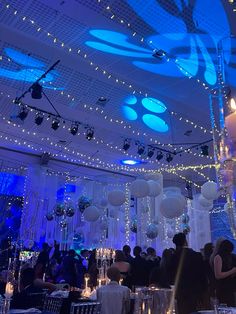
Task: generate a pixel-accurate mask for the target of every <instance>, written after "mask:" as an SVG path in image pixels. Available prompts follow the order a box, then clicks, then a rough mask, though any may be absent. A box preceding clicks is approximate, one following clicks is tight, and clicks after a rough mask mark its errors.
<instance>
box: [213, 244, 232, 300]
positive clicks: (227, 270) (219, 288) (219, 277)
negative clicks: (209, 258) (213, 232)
mask: <svg viewBox="0 0 236 314" xmlns="http://www.w3.org/2000/svg"><path fill="white" fill-rule="evenodd" d="M233 249H234V245H233V243H232V242H230V241H229V240H224V241H222V242H221V244H220V247H219V251H218V254H217V255H216V256H215V258H214V274H215V278H216V296H217V299H218V300H219V302H220V303H224V304H227V306H236V303H235V299H234V293H236V264H235V261H234V257H233V254H232V252H233Z"/></svg>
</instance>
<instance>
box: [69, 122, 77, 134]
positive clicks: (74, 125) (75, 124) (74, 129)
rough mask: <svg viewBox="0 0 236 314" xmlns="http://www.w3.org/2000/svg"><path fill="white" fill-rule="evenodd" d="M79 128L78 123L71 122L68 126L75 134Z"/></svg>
mask: <svg viewBox="0 0 236 314" xmlns="http://www.w3.org/2000/svg"><path fill="white" fill-rule="evenodd" d="M78 129H79V125H78V123H72V125H71V128H70V133H71V134H72V135H76V134H77V132H78Z"/></svg>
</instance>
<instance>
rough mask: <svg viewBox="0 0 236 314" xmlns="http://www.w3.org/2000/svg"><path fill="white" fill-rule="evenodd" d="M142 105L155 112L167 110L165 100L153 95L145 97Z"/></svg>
mask: <svg viewBox="0 0 236 314" xmlns="http://www.w3.org/2000/svg"><path fill="white" fill-rule="evenodd" d="M142 105H143V107H144V108H146V109H147V110H149V111H152V112H155V113H163V112H165V111H166V106H165V105H164V104H163V102H161V101H160V100H158V99H156V98H151V97H147V98H143V99H142Z"/></svg>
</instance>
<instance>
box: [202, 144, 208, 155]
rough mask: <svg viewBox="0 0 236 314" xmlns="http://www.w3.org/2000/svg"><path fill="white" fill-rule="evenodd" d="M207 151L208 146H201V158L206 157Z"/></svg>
mask: <svg viewBox="0 0 236 314" xmlns="http://www.w3.org/2000/svg"><path fill="white" fill-rule="evenodd" d="M208 149H209V146H208V145H203V146H201V150H202V152H201V153H202V155H203V156H208V155H209V151H208Z"/></svg>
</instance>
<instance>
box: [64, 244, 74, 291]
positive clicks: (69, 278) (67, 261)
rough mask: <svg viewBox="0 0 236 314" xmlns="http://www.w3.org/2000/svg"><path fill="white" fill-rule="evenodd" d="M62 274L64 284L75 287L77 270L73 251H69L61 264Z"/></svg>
mask: <svg viewBox="0 0 236 314" xmlns="http://www.w3.org/2000/svg"><path fill="white" fill-rule="evenodd" d="M62 273H63V278H64V280H65V282H66V283H68V284H69V285H70V286H72V287H76V286H77V270H76V260H75V250H69V252H68V254H67V255H66V256H65V257H64V259H63V262H62Z"/></svg>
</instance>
